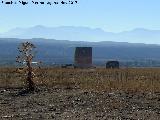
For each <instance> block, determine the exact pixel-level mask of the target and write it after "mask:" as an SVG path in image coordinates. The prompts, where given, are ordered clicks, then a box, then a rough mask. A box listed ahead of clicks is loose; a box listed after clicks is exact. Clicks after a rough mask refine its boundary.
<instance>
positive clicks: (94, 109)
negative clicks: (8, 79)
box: [0, 87, 160, 120]
mask: <svg viewBox="0 0 160 120" xmlns="http://www.w3.org/2000/svg"><path fill="white" fill-rule="evenodd" d="M18 91H20V89H4V88H1V89H0V119H2V120H3V119H4V120H5V119H9V120H19V119H24V120H25V119H27V120H28V119H33V120H36V119H37V120H41V119H42V120H45V119H53V120H160V92H159V93H154V94H152V93H150V92H148V93H140V92H137V93H135V92H134V93H133V92H123V91H115V92H105V91H103V92H102V91H101V92H93V91H89V90H88V91H87V90H81V89H79V88H65V87H52V88H46V87H39V90H38V91H36V92H34V93H29V94H24V95H17V93H18Z"/></svg>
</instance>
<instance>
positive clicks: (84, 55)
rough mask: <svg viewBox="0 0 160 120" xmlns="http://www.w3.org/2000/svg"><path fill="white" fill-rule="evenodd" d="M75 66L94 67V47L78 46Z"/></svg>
mask: <svg viewBox="0 0 160 120" xmlns="http://www.w3.org/2000/svg"><path fill="white" fill-rule="evenodd" d="M74 66H75V67H77V68H89V67H92V47H76V49H75V54H74Z"/></svg>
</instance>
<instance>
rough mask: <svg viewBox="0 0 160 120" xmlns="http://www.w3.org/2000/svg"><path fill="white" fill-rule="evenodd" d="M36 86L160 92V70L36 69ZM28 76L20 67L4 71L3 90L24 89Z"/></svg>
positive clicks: (1, 70)
mask: <svg viewBox="0 0 160 120" xmlns="http://www.w3.org/2000/svg"><path fill="white" fill-rule="evenodd" d="M35 73H36V74H37V77H36V78H34V82H35V83H36V85H46V86H48V87H52V86H56V85H59V86H63V87H67V88H72V87H80V88H82V89H87V90H96V91H115V90H122V91H133V92H136V91H137V92H159V91H160V68H132V69H127V68H125V69H103V68H99V69H61V68H42V69H39V70H38V69H35ZM24 85H25V76H24V74H19V73H16V68H0V87H23V86H24Z"/></svg>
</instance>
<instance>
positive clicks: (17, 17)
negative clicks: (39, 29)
mask: <svg viewBox="0 0 160 120" xmlns="http://www.w3.org/2000/svg"><path fill="white" fill-rule="evenodd" d="M6 1H9V0H6ZM12 1H13V2H14V1H16V0H12ZM24 1H25V0H24ZM37 1H38V0H37ZM39 1H44V2H47V1H48V0H39ZM50 1H53V2H54V1H58V2H60V1H61V0H50ZM64 1H65V2H68V1H69V0H64ZM77 1H78V4H76V3H75V4H74V5H71V4H70V5H69V4H67V5H51V6H50V5H34V4H28V5H24V6H23V5H21V4H12V5H6V4H4V3H2V2H1V1H0V32H1V33H2V32H6V31H8V30H10V29H13V28H16V27H22V28H27V27H33V26H36V25H44V26H47V27H57V26H84V27H90V28H101V29H103V30H105V31H108V32H122V31H129V30H133V29H135V28H146V29H152V30H160V0H77ZM28 2H30V3H31V0H28Z"/></svg>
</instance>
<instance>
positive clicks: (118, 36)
mask: <svg viewBox="0 0 160 120" xmlns="http://www.w3.org/2000/svg"><path fill="white" fill-rule="evenodd" d="M0 38H20V39H32V38H44V39H58V40H71V41H88V42H100V41H114V42H130V43H147V44H155V43H156V44H160V30H149V29H144V28H136V29H133V30H130V31H123V32H119V33H113V32H107V31H104V30H103V29H101V28H89V27H78V26H60V27H45V26H42V25H37V26H33V27H30V28H15V29H11V30H9V31H8V32H5V33H0Z"/></svg>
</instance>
